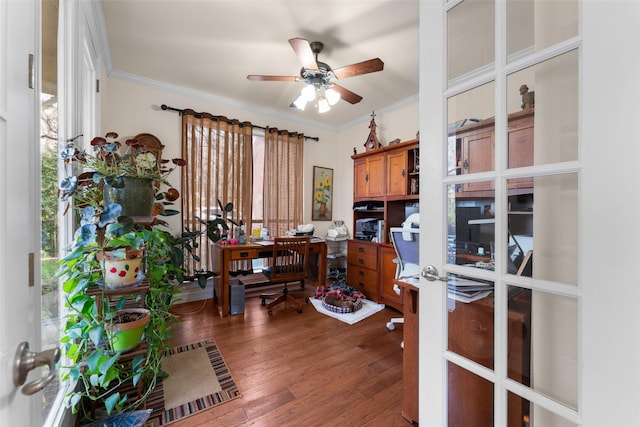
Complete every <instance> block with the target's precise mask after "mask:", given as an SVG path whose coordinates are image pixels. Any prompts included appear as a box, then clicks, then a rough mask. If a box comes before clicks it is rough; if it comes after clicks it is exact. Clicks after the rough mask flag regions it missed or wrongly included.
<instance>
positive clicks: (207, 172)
mask: <svg viewBox="0 0 640 427" xmlns="http://www.w3.org/2000/svg"><path fill="white" fill-rule="evenodd" d="M252 134H253V127H252V125H251V123H249V122H242V123H241V122H239V121H238V120H229V119H227V118H226V117H223V116H213V115H211V114H209V113H196V112H194V111H193V110H184V112H183V113H182V156H183V158H184V159H185V160H186V161H187V166H186V167H184V168H182V215H183V224H184V227H185V228H186V229H188V230H189V231H195V230H200V229H202V226H201V224H200V223H199V222H198V221H197V220H196V219H195V217H199V218H201V219H203V220H206V219H208V218H211V219H213V218H215V215H216V213H220V209H219V208H218V200H220V201H221V202H222V205H223V206H224V205H226V204H227V203H229V202H230V203H233V211H232V212H231V213H230V214H229V217H230V218H231V219H233V220H234V221H235V222H236V223H238V224H239V223H240V221H242V222H244V223H245V224H246V230H251V224H250V222H251V214H252V212H251V205H252V192H253V190H252V182H253V154H252ZM229 226H230V227H231V228H234V227H233V225H232V224H231V223H229ZM231 232H232V231H231ZM210 246H211V245H210V241H209V240H208V239H207V237H206V235H203V236H201V238H200V244H199V247H198V248H197V249H196V253H197V255H198V256H199V257H200V263H199V265H198V264H196V265H195V266H192V265H190V263H187V266H186V267H187V274H190V273H193V272H194V271H193V269H205V270H212V262H211V249H210Z"/></svg>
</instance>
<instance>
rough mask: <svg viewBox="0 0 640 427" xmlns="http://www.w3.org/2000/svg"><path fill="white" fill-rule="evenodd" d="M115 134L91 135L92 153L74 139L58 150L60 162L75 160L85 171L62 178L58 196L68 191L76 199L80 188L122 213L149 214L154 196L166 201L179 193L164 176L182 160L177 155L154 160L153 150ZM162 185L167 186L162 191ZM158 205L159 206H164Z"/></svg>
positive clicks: (130, 214) (171, 199) (65, 197)
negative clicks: (114, 204) (122, 139)
mask: <svg viewBox="0 0 640 427" xmlns="http://www.w3.org/2000/svg"><path fill="white" fill-rule="evenodd" d="M116 138H118V134H117V133H116V132H107V134H106V135H105V136H104V137H96V138H93V139H92V140H91V147H92V150H93V152H92V153H88V152H87V151H86V150H85V149H82V148H78V147H76V146H75V143H74V142H71V143H69V144H68V145H67V146H66V147H65V148H64V150H63V151H62V153H61V157H62V159H63V161H64V163H65V164H70V163H76V164H79V165H81V166H82V167H83V169H86V171H83V172H82V173H80V174H79V175H77V176H76V175H70V176H68V177H67V178H65V179H64V180H63V181H62V183H61V186H60V189H61V192H62V193H61V197H62V199H63V200H66V199H67V198H68V197H69V196H70V195H71V194H75V197H76V199H77V198H78V196H79V195H78V194H77V193H78V191H79V190H82V191H83V192H85V193H86V196H88V197H90V198H91V199H94V200H95V199H100V200H101V199H102V198H104V200H105V205H109V204H112V203H118V204H120V206H121V207H122V213H123V215H126V216H151V214H152V213H153V209H154V205H155V204H156V199H164V200H165V201H166V202H168V203H171V202H173V201H175V200H176V199H177V198H178V197H179V194H180V193H179V192H178V190H177V189H175V188H173V187H171V185H170V184H169V183H168V182H167V180H166V178H167V176H168V175H169V174H170V173H171V172H172V171H173V170H174V169H175V168H176V167H178V166H184V165H185V164H186V162H185V161H184V160H183V159H179V158H176V159H172V160H166V159H163V160H158V158H157V155H156V153H154V152H150V151H147V150H146V149H145V147H144V146H142V145H141V144H139V143H138V141H137V140H136V139H128V140H126V141H125V143H124V144H122V143H120V142H119V141H117V140H116ZM162 186H167V187H169V188H168V189H167V190H166V191H162V190H161V188H162ZM162 206H163V205H160V208H161V209H160V210H164V209H162ZM175 213H177V212H175V211H174V212H168V214H175ZM164 214H165V215H166V214H167V212H164Z"/></svg>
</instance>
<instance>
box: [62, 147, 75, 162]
mask: <svg viewBox="0 0 640 427" xmlns="http://www.w3.org/2000/svg"><path fill="white" fill-rule="evenodd" d="M75 152H76V149H75V148H74V147H73V146H71V147H67V148H65V149H64V150H62V151H61V152H60V159H62V160H71V159H73V155H74V154H75Z"/></svg>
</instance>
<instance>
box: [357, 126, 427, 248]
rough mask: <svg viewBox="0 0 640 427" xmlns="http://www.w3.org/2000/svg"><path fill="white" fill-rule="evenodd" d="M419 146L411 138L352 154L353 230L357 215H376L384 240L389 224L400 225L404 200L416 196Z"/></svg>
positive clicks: (360, 216)
mask: <svg viewBox="0 0 640 427" xmlns="http://www.w3.org/2000/svg"><path fill="white" fill-rule="evenodd" d="M419 150H420V149H419V142H418V140H417V139H413V140H409V141H404V142H400V143H398V144H392V145H389V146H387V147H382V148H378V149H376V150H372V151H367V152H365V153H359V154H354V155H353V156H351V158H352V159H353V201H354V208H355V210H354V215H353V217H354V224H353V229H354V230H355V228H356V223H355V221H356V220H358V219H359V218H379V219H381V220H383V221H384V226H385V230H384V236H383V239H382V242H385V241H386V240H387V238H386V236H388V234H389V228H390V227H397V226H399V225H401V223H402V222H403V221H404V219H405V218H404V208H405V203H407V202H417V201H418V198H419V191H418V186H419V173H420V172H419Z"/></svg>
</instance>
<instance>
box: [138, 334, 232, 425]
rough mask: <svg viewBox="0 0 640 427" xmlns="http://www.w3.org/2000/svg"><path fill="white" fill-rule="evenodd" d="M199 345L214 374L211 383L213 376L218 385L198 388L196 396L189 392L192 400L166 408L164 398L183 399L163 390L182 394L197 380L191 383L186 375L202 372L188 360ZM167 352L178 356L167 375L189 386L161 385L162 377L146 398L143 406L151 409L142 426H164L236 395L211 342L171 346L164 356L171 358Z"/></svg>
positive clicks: (228, 373) (220, 357)
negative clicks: (199, 392)
mask: <svg viewBox="0 0 640 427" xmlns="http://www.w3.org/2000/svg"><path fill="white" fill-rule="evenodd" d="M200 349H204V350H205V351H206V353H207V355H208V357H209V361H210V363H211V369H212V372H211V373H212V375H215V378H214V379H213V382H214V383H215V380H216V379H217V383H219V387H218V386H217V385H216V386H213V387H212V388H214V390H209V391H206V390H205V391H202V393H201V395H200V396H197V397H195V396H191V397H190V398H189V399H192V400H189V401H187V402H185V403H182V404H179V405H178V406H176V407H173V408H166V407H165V399H166V400H167V401H184V399H181V396H168V395H167V393H170V394H172V393H173V394H175V393H178V394H185V393H188V392H193V389H194V388H195V387H197V386H198V384H194V382H193V380H191V379H190V378H193V376H194V375H195V376H196V377H198V376H200V377H204V376H205V375H203V372H202V371H201V369H202V367H200V368H198V366H197V364H196V363H190V361H189V357H190V355H191V354H193V355H197V354H200V353H201V351H200ZM171 355H176V357H178V356H179V357H180V359H181V360H180V364H179V367H180V368H179V369H178V370H177V371H175V372H174V373H173V375H171V377H170V378H172V380H174V381H173V382H175V383H177V384H181V385H183V386H184V385H186V386H187V387H189V389H185V390H180V389H179V388H175V387H173V386H171V387H170V386H169V384H167V386H166V387H165V384H164V383H163V381H159V382H158V385H157V386H156V389H155V390H154V391H153V392H152V394H151V395H150V396H149V398H148V399H147V402H146V404H147V409H152V410H153V412H152V413H151V416H150V417H149V419H148V420H147V423H146V424H145V426H147V427H157V426H165V425H168V424H171V423H172V422H174V421H177V420H179V419H182V418H185V417H188V416H190V415H193V414H195V413H198V412H200V411H204V410H207V409H209V408H212V407H214V406H216V405H219V404H221V403H224V402H228V401H230V400H232V399H235V398H236V397H239V396H240V392H239V391H238V387H237V386H236V383H235V381H234V380H233V377H232V376H231V373H230V372H229V368H228V367H227V364H226V363H225V361H224V359H223V358H222V354H220V351H219V350H218V347H217V346H216V344H215V343H214V342H212V341H209V340H206V341H201V342H197V343H194V344H189V345H185V346H180V347H176V348H172V349H171V350H169V356H167V357H168V358H171ZM195 357H197V356H195ZM191 369H198V371H199V372H190V370H191ZM181 378H182V379H181ZM168 380H169V378H167V379H166V380H165V381H167V382H168Z"/></svg>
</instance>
